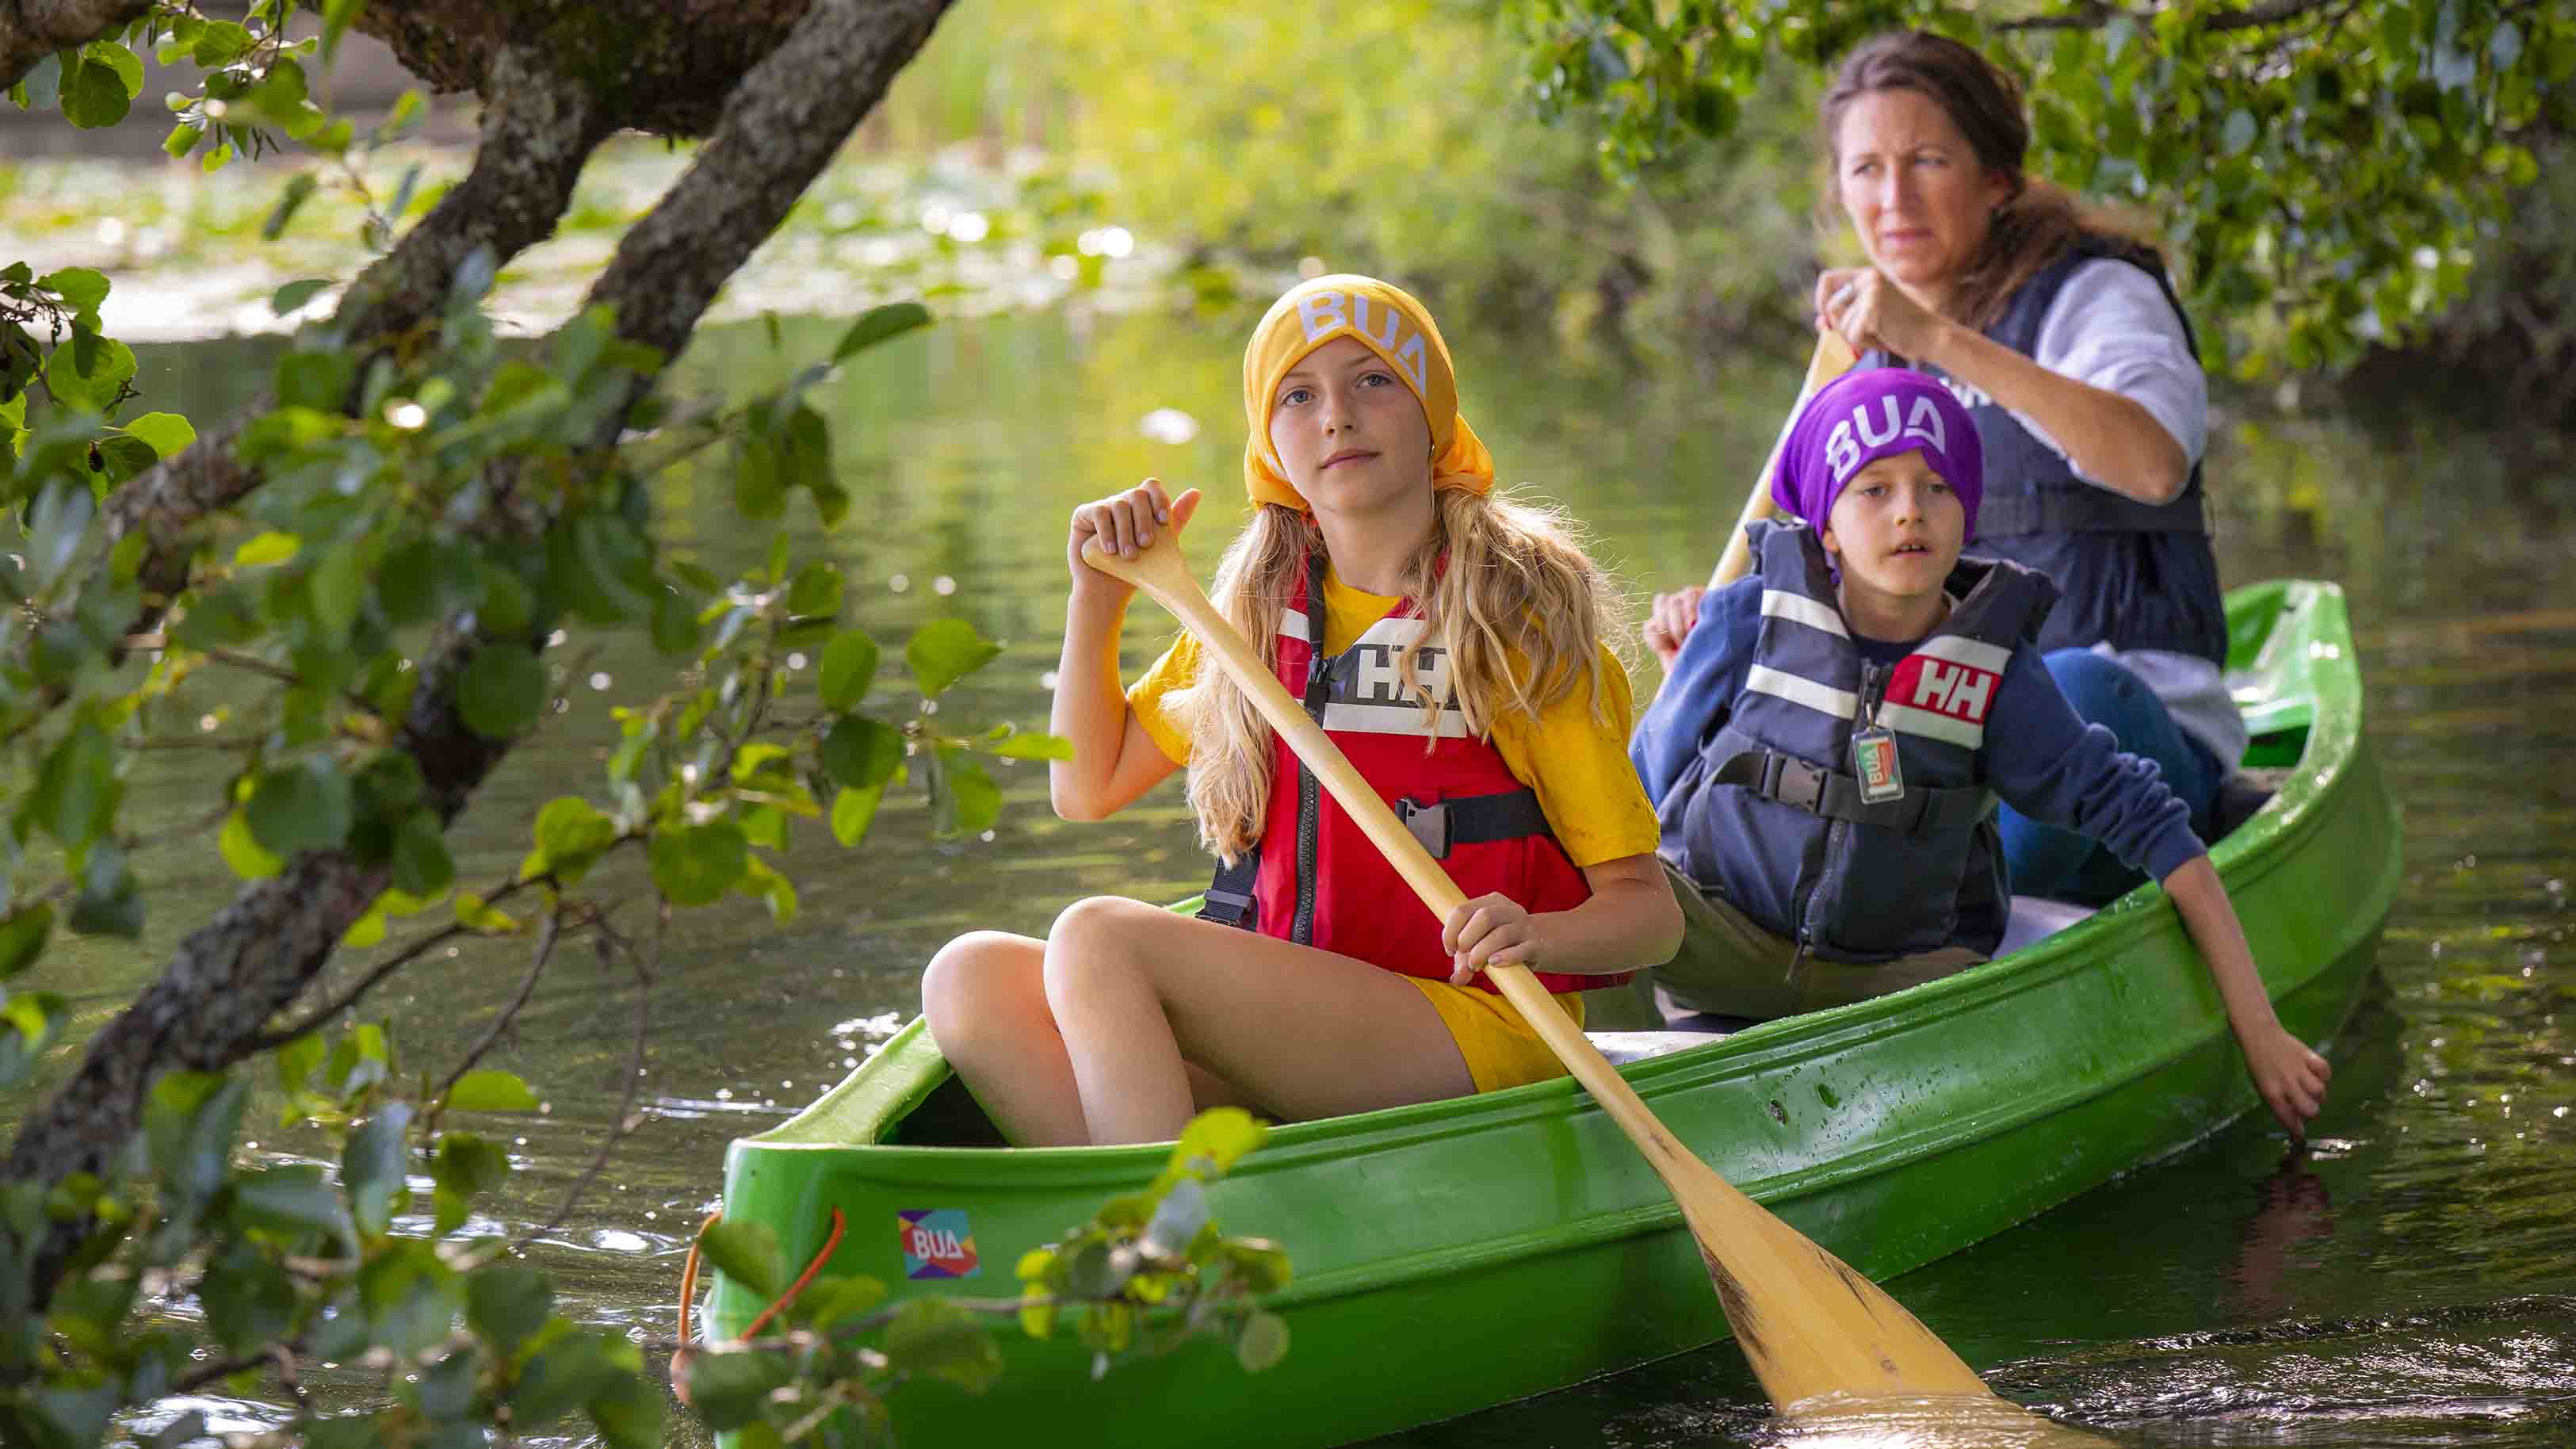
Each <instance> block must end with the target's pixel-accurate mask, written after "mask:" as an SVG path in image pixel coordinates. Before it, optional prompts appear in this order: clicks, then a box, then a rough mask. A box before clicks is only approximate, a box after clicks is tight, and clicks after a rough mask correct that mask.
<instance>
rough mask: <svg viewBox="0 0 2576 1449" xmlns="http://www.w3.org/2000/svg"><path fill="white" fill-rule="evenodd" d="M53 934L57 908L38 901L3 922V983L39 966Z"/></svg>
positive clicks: (0, 940)
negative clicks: (33, 966)
mask: <svg viewBox="0 0 2576 1449" xmlns="http://www.w3.org/2000/svg"><path fill="white" fill-rule="evenodd" d="M53 933H54V908H53V907H52V906H49V905H47V904H45V903H44V902H43V901H38V902H36V903H35V904H34V905H32V906H28V907H27V908H25V909H24V910H21V911H19V912H18V913H17V914H15V915H13V916H11V917H10V918H9V919H8V920H6V921H0V981H6V980H7V979H9V978H10V977H12V976H15V975H17V974H18V973H19V972H21V971H24V970H26V969H27V968H28V967H30V966H32V965H34V964H36V958H37V957H38V956H41V955H43V954H44V952H45V942H46V941H47V940H49V939H50V938H51V937H52V936H53Z"/></svg>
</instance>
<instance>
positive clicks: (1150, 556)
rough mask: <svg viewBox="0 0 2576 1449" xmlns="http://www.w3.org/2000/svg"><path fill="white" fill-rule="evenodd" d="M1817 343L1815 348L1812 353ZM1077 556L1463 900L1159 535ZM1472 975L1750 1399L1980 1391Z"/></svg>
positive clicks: (1852, 1276) (1895, 1310)
mask: <svg viewBox="0 0 2576 1449" xmlns="http://www.w3.org/2000/svg"><path fill="white" fill-rule="evenodd" d="M1818 351H1819V354H1820V355H1821V353H1822V351H1823V349H1822V348H1821V346H1820V347H1819V349H1818ZM1813 376H1814V370H1813V369H1810V377H1811V379H1812V378H1813ZM1082 556H1083V559H1084V561H1085V562H1087V563H1089V564H1090V565H1091V566H1092V567H1093V568H1096V569H1099V570H1101V571H1102V572H1103V573H1107V574H1110V575H1112V576H1114V577H1117V578H1121V579H1124V580H1126V581H1127V582H1129V583H1131V584H1134V585H1135V586H1136V587H1137V588H1139V589H1142V590H1144V591H1145V593H1146V594H1147V595H1149V596H1150V597H1152V598H1153V600H1154V601H1155V602H1156V603H1159V604H1161V605H1162V606H1163V607H1164V608H1166V609H1168V610H1170V611H1171V612H1172V613H1173V615H1175V616H1176V617H1178V618H1179V619H1180V621H1181V623H1182V625H1183V627H1185V628H1187V629H1188V630H1189V631H1190V632H1191V633H1192V634H1194V635H1196V636H1198V640H1199V643H1200V644H1201V645H1202V646H1204V647H1205V649H1206V650H1207V652H1208V654H1209V655H1210V656H1211V657H1213V658H1214V659H1215V661H1216V664H1217V667H1219V668H1221V669H1223V670H1224V671H1225V672H1226V673H1227V674H1228V675H1229V676H1230V677H1232V678H1233V680H1234V681H1235V683H1236V684H1238V685H1240V686H1242V688H1243V690H1244V692H1245V693H1246V694H1248V695H1250V696H1251V698H1252V702H1253V705H1254V706H1255V707H1256V708H1258V709H1259V710H1260V711H1261V714H1262V717H1263V718H1265V719H1267V720H1269V721H1270V726H1271V728H1273V729H1275V730H1277V731H1279V734H1280V737H1281V738H1283V739H1285V740H1287V741H1288V745H1289V748H1291V749H1293V750H1295V751H1296V752H1297V757H1298V758H1299V759H1301V760H1303V761H1305V762H1306V766H1307V768H1309V769H1311V770H1313V771H1314V772H1315V776H1316V778H1317V779H1319V780H1321V781H1322V782H1323V784H1324V788H1325V789H1327V790H1330V791H1331V792H1332V794H1333V798H1334V799H1335V800H1337V801H1340V802H1341V806H1342V808H1343V809H1344V810H1345V811H1347V812H1349V814H1350V816H1351V818H1352V819H1353V820H1356V821H1357V822H1359V825H1360V828H1361V829H1363V830H1365V831H1367V832H1368V836H1369V838H1370V839H1371V840H1372V841H1375V842H1376V844H1377V847H1378V849H1379V850H1380V851H1383V852H1384V853H1385V855H1386V858H1387V861H1388V863H1390V864H1392V865H1393V866H1394V867H1395V868H1396V869H1397V870H1398V871H1399V872H1401V873H1402V874H1403V876H1404V878H1405V881H1406V883H1408V884H1410V885H1411V886H1412V887H1413V890H1414V893H1415V894H1416V895H1418V896H1420V897H1421V898H1422V903H1423V904H1424V905H1426V906H1429V907H1430V908H1431V913H1432V914H1433V915H1434V916H1437V917H1439V918H1440V919H1442V920H1444V921H1445V920H1447V919H1448V918H1449V914H1450V912H1452V911H1454V910H1456V909H1457V908H1458V907H1459V906H1460V905H1463V904H1464V903H1465V901H1466V896H1465V894H1464V893H1463V892H1461V891H1460V890H1459V889H1458V883H1457V882H1455V881H1453V880H1451V879H1450V878H1449V875H1448V873H1447V872H1446V871H1443V870H1442V869H1441V868H1440V865H1439V863H1438V862H1437V861H1434V860H1433V859H1432V858H1431V856H1430V853H1429V852H1427V851H1425V850H1424V849H1423V848H1422V844H1421V842H1419V841H1417V840H1415V839H1414V838H1413V833H1412V832H1411V831H1409V830H1407V829H1405V827H1404V826H1403V825H1402V824H1401V823H1400V822H1398V821H1397V820H1396V818H1395V812H1394V811H1392V810H1390V809H1388V808H1387V804H1386V802H1385V801H1384V800H1381V799H1379V798H1378V793H1377V791H1375V790H1374V789H1371V788H1370V786H1369V784H1368V782H1367V781H1366V780H1365V779H1363V778H1361V776H1360V773H1359V771H1358V770H1356V769H1354V768H1352V766H1351V762H1350V761H1349V760H1348V759H1347V758H1345V757H1344V756H1343V754H1342V752H1341V748H1340V747H1339V746H1337V745H1335V744H1334V743H1333V741H1332V738H1331V737H1330V736H1329V735H1327V734H1325V733H1324V730H1323V727H1322V726H1321V725H1318V724H1317V723H1316V722H1315V721H1314V720H1313V719H1312V718H1311V717H1309V716H1308V715H1307V713H1306V711H1305V709H1304V708H1303V707H1302V706H1300V705H1299V704H1298V703H1297V701H1295V700H1294V699H1291V698H1289V696H1288V691H1287V690H1286V688H1284V687H1283V686H1281V684H1280V683H1279V678H1278V676H1277V675H1276V674H1274V673H1272V672H1271V669H1270V666H1269V665H1267V664H1265V663H1263V662H1262V660H1261V658H1260V656H1258V655H1256V654H1255V653H1253V651H1252V646H1251V645H1249V644H1247V643H1245V642H1244V639H1243V636H1242V634H1240V633H1238V632H1237V631H1236V630H1235V628H1234V626H1233V625H1231V624H1229V623H1227V622H1226V620H1225V618H1224V616H1223V615H1221V614H1219V613H1217V611H1216V607H1215V605H1213V604H1211V603H1210V602H1209V601H1208V597H1207V595H1206V593H1204V592H1203V591H1202V590H1201V589H1200V588H1199V584H1198V580H1197V579H1195V578H1193V577H1192V576H1191V575H1190V571H1189V565H1188V564H1187V563H1186V562H1184V561H1183V559H1182V558H1181V551H1180V545H1179V543H1178V541H1177V536H1176V535H1175V534H1174V533H1173V532H1172V531H1171V530H1169V529H1161V530H1157V531H1156V533H1155V535H1154V542H1153V545H1152V546H1151V547H1149V548H1147V549H1145V550H1143V551H1142V552H1140V553H1138V554H1137V555H1136V557H1134V558H1132V559H1129V558H1121V557H1120V556H1118V555H1117V554H1114V553H1110V552H1107V551H1105V550H1102V549H1101V548H1100V547H1099V546H1098V544H1097V542H1096V541H1095V542H1091V543H1086V544H1084V545H1083V551H1082ZM1485 974H1486V976H1487V977H1488V978H1489V979H1490V980H1492V981H1493V983H1494V984H1495V985H1496V986H1498V987H1500V988H1501V989H1502V993H1503V995H1504V996H1505V997H1507V998H1509V999H1510V1001H1511V1003H1512V1005H1514V1006H1515V1007H1518V1008H1519V1009H1520V1013H1521V1015H1522V1016H1523V1017H1526V1018H1527V1019H1528V1020H1529V1023H1530V1024H1531V1026H1533V1027H1535V1028H1536V1029H1537V1031H1538V1034H1539V1036H1540V1037H1541V1038H1542V1039H1544V1040H1545V1041H1546V1043H1547V1045H1548V1049H1549V1050H1550V1051H1553V1052H1555V1053H1556V1056H1557V1059H1558V1060H1559V1061H1562V1062H1563V1063H1565V1066H1566V1069H1567V1070H1568V1071H1570V1072H1572V1073H1573V1074H1574V1077H1575V1080H1577V1081H1579V1082H1581V1083H1582V1084H1583V1086H1584V1089H1585V1090H1587V1091H1589V1092H1590V1093H1591V1094H1592V1097H1593V1100H1594V1101H1596V1102H1598V1103H1599V1104H1600V1105H1601V1108H1602V1110H1603V1111H1605V1112H1607V1113H1609V1114H1610V1117H1611V1120H1613V1121H1615V1122H1617V1123H1618V1124H1619V1127H1620V1130H1622V1131H1624V1132H1626V1133H1627V1134H1628V1139H1629V1140H1630V1141H1632V1142H1634V1143H1636V1144H1637V1150H1638V1151H1640V1152H1643V1153H1644V1154H1645V1155H1646V1161H1647V1163H1648V1164H1649V1165H1651V1166H1652V1167H1653V1168H1654V1169H1655V1173H1656V1175H1657V1176H1659V1177H1661V1178H1663V1180H1664V1186H1665V1187H1667V1188H1669V1189H1670V1190H1671V1191H1672V1194H1673V1198H1674V1200H1675V1201H1676V1202H1678V1203H1679V1204H1681V1209H1682V1217H1683V1219H1684V1221H1686V1222H1688V1223H1689V1224H1690V1230H1691V1235H1692V1236H1693V1237H1694V1238H1696V1239H1698V1241H1699V1251H1700V1257H1701V1259H1702V1260H1703V1261H1705V1262H1706V1263H1707V1265H1708V1272H1709V1277H1710V1278H1711V1279H1712V1280H1713V1281H1714V1282H1715V1284H1716V1287H1717V1296H1718V1301H1719V1303H1720V1305H1721V1306H1722V1307H1723V1308H1724V1309H1725V1312H1726V1319H1727V1322H1728V1323H1729V1324H1731V1325H1733V1327H1734V1329H1735V1341H1736V1342H1737V1343H1738V1344H1740V1345H1741V1346H1742V1347H1743V1349H1744V1356H1745V1357H1746V1358H1747V1359H1749V1360H1751V1361H1752V1364H1753V1371H1754V1373H1755V1374H1757V1375H1759V1376H1760V1378H1761V1380H1762V1389H1763V1392H1764V1393H1766V1394H1769V1395H1770V1397H1771V1401H1772V1403H1773V1404H1774V1405H1776V1406H1778V1407H1780V1408H1782V1409H1784V1410H1785V1409H1787V1408H1789V1407H1790V1406H1792V1405H1794V1404H1797V1403H1798V1402H1800V1401H1801V1400H1806V1399H1813V1398H1816V1397H1817V1396H1819V1395H1826V1394H1833V1395H1839V1396H1842V1397H1843V1398H1845V1399H1853V1398H1857V1399H1862V1400H1878V1399H1886V1398H1891V1397H1915V1398H1919V1397H1921V1396H1925V1395H1957V1394H1964V1395H1974V1396H1976V1397H1978V1398H1980V1399H1985V1398H1991V1397H1992V1395H1990V1394H1989V1393H1988V1391H1987V1389H1986V1386H1985V1384H1984V1383H1983V1382H1982V1381H1981V1380H1979V1379H1978V1377H1977V1375H1976V1373H1975V1371H1973V1370H1971V1369H1970V1368H1969V1367H1968V1366H1967V1364H1965V1363H1963V1362H1961V1361H1960V1358H1959V1356H1958V1355H1957V1354H1955V1353H1952V1352H1951V1351H1950V1348H1949V1345H1947V1344H1945V1343H1943V1342H1942V1341H1941V1340H1940V1339H1938V1338H1935V1337H1933V1335H1932V1333H1931V1331H1930V1330H1928V1329H1926V1328H1925V1327H1924V1326H1923V1325H1922V1324H1921V1323H1919V1322H1917V1321H1915V1318H1914V1315H1913V1314H1911V1313H1908V1312H1906V1311H1905V1308H1904V1305H1902V1304H1900V1303H1898V1302H1897V1301H1896V1300H1895V1299H1893V1298H1891V1297H1889V1296H1888V1295H1887V1294H1886V1293H1885V1292H1883V1291H1881V1290H1880V1288H1879V1287H1878V1285H1876V1284H1874V1283H1872V1282H1870V1281H1869V1280H1868V1279H1867V1278H1864V1277H1862V1276H1861V1275H1860V1274H1858V1273H1856V1272H1854V1271H1852V1269H1851V1268H1849V1267H1847V1266H1845V1265H1844V1263H1843V1262H1842V1260H1841V1259H1839V1258H1836V1257H1835V1256H1834V1255H1833V1254H1831V1253H1828V1252H1826V1251H1825V1250H1824V1249H1822V1248H1820V1247H1818V1246H1816V1245H1815V1244H1814V1243H1812V1242H1809V1241H1808V1240H1807V1239H1806V1238H1804V1237H1802V1236H1800V1235H1799V1233H1798V1231H1797V1230H1796V1229H1794V1228H1792V1227H1790V1226H1789V1225H1788V1224H1787V1223H1784V1222H1782V1221H1780V1220H1779V1219H1778V1218H1776V1217H1773V1216H1772V1215H1771V1214H1770V1213H1769V1212H1767V1211H1765V1210H1764V1209H1763V1208H1762V1207H1761V1205H1760V1204H1758V1203H1756V1202H1754V1201H1753V1199H1751V1198H1749V1197H1746V1196H1745V1195H1744V1194H1743V1193H1741V1192H1738V1191H1736V1190H1735V1189H1734V1188H1733V1187H1732V1186H1730V1185H1728V1183H1727V1181H1726V1179H1724V1178H1722V1177H1720V1176H1718V1175H1717V1173H1716V1171H1715V1170H1714V1169H1712V1168H1711V1167H1709V1165H1708V1164H1706V1163H1704V1162H1702V1161H1700V1160H1699V1159H1698V1158H1697V1157H1696V1156H1693V1155H1692V1153H1691V1151H1690V1149H1689V1148H1687V1147H1685V1146H1683V1145H1682V1143H1681V1142H1680V1140H1679V1139H1677V1138H1675V1137H1674V1136H1673V1134H1672V1133H1671V1132H1670V1131H1668V1130H1666V1129H1665V1127H1664V1124H1663V1123H1661V1122H1658V1121H1656V1120H1655V1116H1654V1114H1653V1113H1652V1112H1650V1111H1648V1110H1647V1109H1646V1104H1645V1102H1644V1101H1642V1100H1641V1099H1639V1097H1638V1096H1637V1093H1636V1091H1635V1090H1634V1089H1633V1088H1631V1087H1630V1086H1629V1085H1628V1083H1627V1079H1625V1078H1623V1077H1621V1076H1620V1075H1619V1073H1618V1071H1617V1070H1616V1069H1615V1068H1613V1067H1612V1066H1611V1065H1610V1063H1609V1062H1608V1061H1607V1060H1606V1059H1604V1058H1603V1057H1602V1055H1601V1053H1600V1052H1599V1051H1598V1050H1596V1049H1595V1048H1594V1047H1593V1045H1592V1043H1591V1041H1590V1040H1589V1039H1588V1038H1586V1037H1585V1036H1584V1035H1583V1032H1582V1029H1581V1028H1579V1027H1577V1026H1576V1025H1575V1024H1574V1023H1573V1022H1572V1021H1570V1020H1568V1019H1567V1018H1566V1015H1565V1013H1563V1012H1562V1011H1559V1010H1558V1009H1557V1006H1556V1003H1555V1002H1554V1001H1553V1000H1552V999H1550V998H1549V996H1548V994H1547V991H1546V989H1545V988H1543V987H1541V986H1540V985H1539V984H1538V981H1537V979H1536V978H1534V977H1532V976H1531V975H1530V973H1529V971H1528V970H1527V969H1526V968H1524V967H1520V966H1496V967H1491V968H1489V969H1488V970H1487V971H1486V973H1485Z"/></svg>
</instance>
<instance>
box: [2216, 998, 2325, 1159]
mask: <svg viewBox="0 0 2576 1449" xmlns="http://www.w3.org/2000/svg"><path fill="white" fill-rule="evenodd" d="M2238 1045H2240V1046H2242V1047H2243V1048H2244V1049H2245V1065H2246V1067H2247V1068H2248V1069H2250V1070H2251V1071H2252V1072H2253V1074H2254V1090H2256V1091H2258V1092H2260V1093H2262V1094H2263V1105H2265V1106H2267V1107H2269V1108H2271V1109H2272V1116H2273V1117H2274V1118H2275V1119H2276V1120H2277V1121H2279V1122H2280V1124H2281V1126H2282V1127H2283V1128H2284V1129H2285V1130H2287V1131H2288V1132H2289V1134H2290V1139H2291V1140H2292V1141H2294V1142H2304V1141H2306V1140H2307V1136H2308V1119H2309V1118H2311V1117H2314V1116H2315V1115H2317V1110H2318V1109H2319V1108H2321V1107H2323V1106H2324V1105H2325V1100H2326V1083H2327V1082H2329V1081H2331V1080H2332V1079H2333V1077H2334V1066H2333V1064H2332V1063H2329V1062H2328V1061H2327V1060H2326V1059H2325V1058H2324V1057H2321V1056H2318V1055H2317V1054H2316V1053H2315V1052H2313V1051H2311V1050H2309V1049H2308V1044H2307V1043H2306V1042H2303V1041H2301V1040H2299V1039H2298V1038H2297V1037H2295V1036H2292V1035H2290V1033H2289V1031H2288V1030H2287V1029H2286V1028H2284V1027H2283V1026H2282V1025H2281V1024H2280V1023H2279V1022H2278V1021H2274V1022H2271V1023H2269V1024H2267V1025H2264V1026H2258V1027H2256V1028H2254V1029H2253V1030H2252V1031H2250V1032H2248V1033H2246V1039H2244V1040H2242V1041H2240V1042H2239V1043H2238Z"/></svg>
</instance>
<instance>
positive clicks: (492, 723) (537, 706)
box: [456, 643, 548, 740]
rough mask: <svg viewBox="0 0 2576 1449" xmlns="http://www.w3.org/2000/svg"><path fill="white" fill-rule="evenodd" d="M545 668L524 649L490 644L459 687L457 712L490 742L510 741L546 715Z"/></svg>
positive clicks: (476, 656)
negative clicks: (538, 718)
mask: <svg viewBox="0 0 2576 1449" xmlns="http://www.w3.org/2000/svg"><path fill="white" fill-rule="evenodd" d="M547 694H548V684H547V680H546V667H545V665H543V664H541V663H539V662H537V657H536V655H534V654H532V653H530V652H528V650H527V649H526V648H524V647H521V646H519V645H514V644H506V643H487V644H485V645H484V646H483V647H482V648H481V649H479V650H477V651H475V654H474V660H473V662H472V663H470V664H468V665H466V666H465V674H464V677H463V678H461V679H459V680H458V681H457V685H456V712H457V714H458V716H459V717H460V718H462V719H463V720H464V721H465V726H466V728H468V729H470V730H472V731H474V732H475V733H476V734H478V735H481V736H483V737H484V738H485V739H488V740H506V739H508V738H510V737H511V736H512V735H515V734H517V733H518V732H519V731H521V730H523V729H526V728H527V727H528V726H530V725H532V724H535V723H536V722H537V717H538V716H539V715H540V714H542V713H544V712H545V708H546V698H547Z"/></svg>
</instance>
